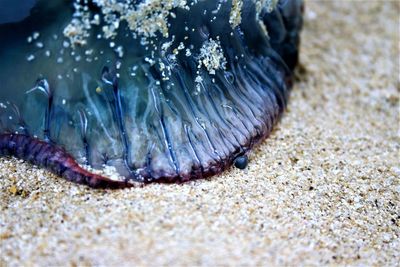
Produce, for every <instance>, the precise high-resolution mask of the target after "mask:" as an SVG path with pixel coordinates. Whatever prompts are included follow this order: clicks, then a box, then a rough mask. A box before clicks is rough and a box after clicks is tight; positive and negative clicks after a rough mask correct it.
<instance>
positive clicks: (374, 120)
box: [0, 1, 400, 266]
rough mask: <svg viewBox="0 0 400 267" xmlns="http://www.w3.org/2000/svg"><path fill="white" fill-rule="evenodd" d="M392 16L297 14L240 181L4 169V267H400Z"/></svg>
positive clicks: (325, 9) (348, 4) (380, 4)
mask: <svg viewBox="0 0 400 267" xmlns="http://www.w3.org/2000/svg"><path fill="white" fill-rule="evenodd" d="M399 12H400V4H399V2H395V1H393V2H391V1H307V5H306V14H305V27H304V32H303V35H302V38H303V43H302V51H301V67H300V68H299V70H298V73H297V77H298V78H297V82H296V84H295V87H294V89H293V91H292V94H291V99H290V103H289V106H288V112H287V113H286V114H285V116H284V117H283V118H282V120H281V122H280V123H279V124H278V125H277V127H276V128H275V130H274V132H273V133H272V134H271V136H270V137H269V138H268V139H267V140H266V141H265V142H263V143H262V144H261V145H260V146H258V147H257V148H256V149H255V151H254V153H252V154H251V157H250V163H249V166H248V168H247V169H246V170H244V171H241V170H237V169H234V168H232V169H231V170H229V171H227V172H225V173H224V174H223V175H219V176H216V177H213V178H211V179H209V180H202V181H194V182H189V183H185V184H181V185H165V184H153V185H149V186H145V187H144V188H132V189H127V190H120V191H100V190H92V189H88V188H87V187H85V186H79V185H75V184H71V183H69V182H67V181H64V180H62V179H60V178H58V177H56V176H54V175H52V174H50V173H48V172H46V171H44V170H40V169H37V168H36V167H33V166H31V165H29V164H26V163H23V162H20V161H18V160H15V159H10V158H6V159H4V158H3V159H0V188H1V190H0V265H1V266H22V265H24V266H35V265H36V266H47V265H53V266H54V265H67V266H77V265H79V266H81V265H83V266H86V265H88V266H91V265H104V266H117V265H118V266H120V265H121V266H129V265H131V264H132V263H135V264H136V265H143V266H158V265H190V266H192V265H206V266H214V265H299V264H300V265H314V266H315V265H316V266H320V265H321V264H323V265H325V264H333V265H337V264H339V265H344V264H350V265H375V266H382V265H386V266H396V265H397V266H398V264H399V263H398V262H399V259H400V241H399V240H400V197H399V196H400V164H399V163H400V160H399V155H400V153H399V147H400V130H399V122H400V120H399V94H400V82H399V76H398V74H399V71H400V69H399V56H400V53H399V42H400V38H399V15H398V14H399Z"/></svg>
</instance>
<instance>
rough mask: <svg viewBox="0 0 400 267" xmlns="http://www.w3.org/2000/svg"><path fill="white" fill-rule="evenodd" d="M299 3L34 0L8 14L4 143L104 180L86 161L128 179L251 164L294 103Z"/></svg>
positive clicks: (187, 175) (76, 175) (2, 28)
mask: <svg viewBox="0 0 400 267" xmlns="http://www.w3.org/2000/svg"><path fill="white" fill-rule="evenodd" d="M28 2H29V3H33V1H27V3H28ZM49 2H51V3H49ZM71 2H72V3H71ZM301 8H302V2H301V1H300V0H288V1H279V2H276V1H273V0H233V1H211V0H203V1H166V0H164V1H163V0H152V1H150V0H144V1H128V0H127V1H111V0H93V1H64V0H57V1H44V0H38V1H37V3H36V5H35V6H34V7H33V9H31V10H30V15H29V16H28V17H27V18H25V19H23V20H22V21H19V20H20V19H17V17H15V18H14V21H15V23H11V24H10V23H1V22H0V39H1V40H0V62H1V65H0V80H1V81H2V82H1V85H0V86H1V89H0V154H1V155H14V156H17V157H19V158H22V159H26V160H28V161H30V162H32V163H34V164H37V165H40V166H43V167H47V168H49V169H51V170H53V171H54V172H56V173H57V174H59V175H61V176H64V177H66V178H67V179H69V180H72V181H77V182H80V183H86V184H89V185H91V186H102V187H104V186H107V185H111V184H112V182H111V180H110V179H108V178H105V177H103V176H100V175H97V176H95V175H94V174H93V173H91V172H88V171H87V170H85V169H84V168H83V166H86V167H90V168H91V169H113V170H115V172H117V173H118V174H119V175H120V176H121V177H124V180H125V181H128V182H129V181H131V180H132V181H140V182H152V181H163V182H176V181H187V180H190V179H196V178H202V177H207V176H211V175H214V174H217V173H220V172H222V171H223V170H225V169H226V168H227V167H229V166H231V165H232V164H235V165H236V166H239V167H240V168H244V167H245V166H246V165H247V154H248V152H249V151H250V150H251V148H252V147H253V146H254V145H255V144H257V143H258V142H260V141H262V140H263V139H264V138H265V137H266V136H268V134H269V133H270V132H271V130H272V127H273V125H274V124H275V123H276V122H277V120H278V118H279V116H280V114H281V113H282V112H283V110H284V108H285V106H286V102H287V98H288V92H289V88H290V86H291V78H292V71H293V68H294V67H295V65H296V63H297V57H298V45H299V31H300V29H301V25H302V18H301V16H302V14H301V13H302V12H301ZM8 20H10V19H8ZM4 21H6V20H4ZM55 155H56V156H55ZM78 163H79V165H78ZM120 185H121V184H120V183H118V184H117V185H116V186H114V187H120Z"/></svg>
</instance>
